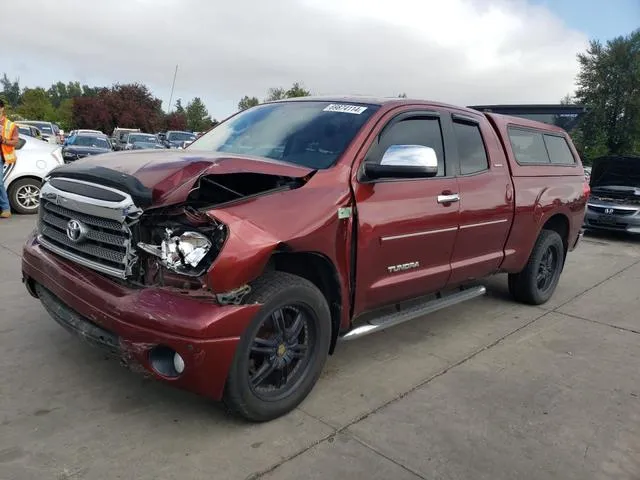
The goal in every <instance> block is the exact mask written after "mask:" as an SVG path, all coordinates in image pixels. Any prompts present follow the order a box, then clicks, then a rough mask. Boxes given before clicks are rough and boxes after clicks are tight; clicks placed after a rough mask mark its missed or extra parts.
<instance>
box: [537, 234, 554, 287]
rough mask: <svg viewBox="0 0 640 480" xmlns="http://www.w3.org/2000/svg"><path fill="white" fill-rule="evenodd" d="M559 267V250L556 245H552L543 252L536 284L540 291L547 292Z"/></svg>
mask: <svg viewBox="0 0 640 480" xmlns="http://www.w3.org/2000/svg"><path fill="white" fill-rule="evenodd" d="M557 268H558V252H557V251H556V249H555V246H553V245H550V246H549V247H547V249H546V250H545V252H544V253H543V254H542V258H541V259H540V265H539V267H538V275H537V277H536V285H537V287H538V290H539V291H540V292H545V291H546V290H547V289H548V288H549V287H550V286H551V285H552V284H553V280H554V277H555V274H556V270H557Z"/></svg>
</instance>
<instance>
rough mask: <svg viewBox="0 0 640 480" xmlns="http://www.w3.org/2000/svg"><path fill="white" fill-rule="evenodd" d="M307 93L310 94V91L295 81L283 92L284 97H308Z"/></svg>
mask: <svg viewBox="0 0 640 480" xmlns="http://www.w3.org/2000/svg"><path fill="white" fill-rule="evenodd" d="M309 95H311V92H310V91H309V90H307V89H306V88H304V87H303V86H302V85H300V83H299V82H295V83H294V84H293V85H292V86H291V88H290V89H289V90H287V91H286V92H285V96H286V98H295V97H308V96H309Z"/></svg>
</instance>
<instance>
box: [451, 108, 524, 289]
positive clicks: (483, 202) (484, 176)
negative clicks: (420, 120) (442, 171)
mask: <svg viewBox="0 0 640 480" xmlns="http://www.w3.org/2000/svg"><path fill="white" fill-rule="evenodd" d="M451 120H452V123H453V129H452V130H453V136H454V139H455V141H454V143H455V146H456V151H457V158H458V164H459V167H458V170H459V171H458V188H459V192H460V230H459V231H458V235H457V237H456V241H455V246H454V249H453V255H452V258H451V278H450V280H449V284H450V285H454V284H460V283H464V282H466V281H468V280H472V279H475V278H480V277H483V276H485V275H487V274H489V273H492V272H493V271H495V270H497V269H498V267H499V266H500V264H501V262H502V259H503V257H504V245H505V242H506V239H507V236H508V234H509V229H510V227H511V222H512V217H513V208H514V207H513V205H514V190H513V183H512V181H511V175H510V174H509V169H508V165H507V158H506V156H505V154H504V150H503V148H502V145H501V144H500V141H499V140H498V137H497V135H496V134H495V132H494V130H493V128H492V127H491V125H490V124H489V123H488V121H487V120H486V118H485V117H484V116H474V115H472V114H470V115H466V114H465V115H459V114H455V113H454V114H452V115H451Z"/></svg>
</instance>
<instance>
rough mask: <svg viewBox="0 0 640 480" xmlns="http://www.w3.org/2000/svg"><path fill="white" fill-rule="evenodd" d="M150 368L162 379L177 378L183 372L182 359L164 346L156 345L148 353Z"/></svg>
mask: <svg viewBox="0 0 640 480" xmlns="http://www.w3.org/2000/svg"><path fill="white" fill-rule="evenodd" d="M149 363H151V367H152V368H153V369H154V370H155V371H156V372H157V373H159V374H160V375H162V376H164V377H178V376H180V374H182V372H184V367H185V364H184V359H183V358H182V357H181V356H180V354H179V353H178V352H176V351H175V350H173V349H172V348H169V347H166V346H164V345H158V346H157V347H154V348H152V349H151V351H150V352H149Z"/></svg>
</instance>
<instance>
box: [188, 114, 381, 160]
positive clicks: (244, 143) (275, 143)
mask: <svg viewBox="0 0 640 480" xmlns="http://www.w3.org/2000/svg"><path fill="white" fill-rule="evenodd" d="M378 108H380V107H379V106H378V105H364V104H343V103H330V102H319V101H297V102H284V103H273V104H266V105H260V106H257V107H254V108H251V109H248V110H245V111H244V112H241V113H239V114H237V115H235V116H234V117H232V118H230V119H229V120H227V121H225V122H223V123H221V124H219V125H218V126H216V127H215V128H214V129H213V130H211V131H209V133H206V134H204V135H203V136H201V137H200V138H198V139H197V140H196V141H195V142H193V143H192V144H191V145H189V146H188V147H187V150H209V151H214V152H229V153H235V154H244V155H255V156H261V157H267V158H273V159H276V160H283V161H285V162H290V163H295V164H297V165H302V166H305V167H309V168H314V169H318V168H329V167H331V166H332V165H333V164H334V163H335V162H336V161H337V160H338V158H339V157H340V155H342V152H344V150H345V149H346V148H347V146H348V145H349V143H351V140H352V139H353V138H354V137H355V135H356V134H357V133H358V131H359V130H360V128H362V126H363V125H364V124H365V123H366V122H367V120H369V118H371V115H373V113H374V112H375V111H376V110H378Z"/></svg>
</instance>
